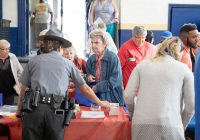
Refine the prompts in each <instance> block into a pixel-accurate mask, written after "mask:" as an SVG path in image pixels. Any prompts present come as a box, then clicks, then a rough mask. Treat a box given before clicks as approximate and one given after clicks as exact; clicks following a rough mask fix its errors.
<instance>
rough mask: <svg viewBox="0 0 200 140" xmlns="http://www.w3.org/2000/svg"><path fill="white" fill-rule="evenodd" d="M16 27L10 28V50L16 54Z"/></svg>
mask: <svg viewBox="0 0 200 140" xmlns="http://www.w3.org/2000/svg"><path fill="white" fill-rule="evenodd" d="M17 44H18V28H17V27H11V28H10V49H11V50H10V52H12V53H14V54H15V55H17V56H18V54H17V48H18V45H17Z"/></svg>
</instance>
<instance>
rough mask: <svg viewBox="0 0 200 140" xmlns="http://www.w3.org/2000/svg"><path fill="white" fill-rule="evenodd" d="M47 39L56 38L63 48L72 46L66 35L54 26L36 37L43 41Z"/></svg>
mask: <svg viewBox="0 0 200 140" xmlns="http://www.w3.org/2000/svg"><path fill="white" fill-rule="evenodd" d="M47 39H50V40H58V41H59V42H61V43H62V44H63V48H68V47H71V46H72V43H71V42H70V41H69V40H68V36H67V35H66V34H64V33H63V32H62V31H60V30H59V29H56V28H52V29H49V30H47V32H46V33H45V34H44V35H41V36H39V37H38V38H37V40H38V41H44V40H47Z"/></svg>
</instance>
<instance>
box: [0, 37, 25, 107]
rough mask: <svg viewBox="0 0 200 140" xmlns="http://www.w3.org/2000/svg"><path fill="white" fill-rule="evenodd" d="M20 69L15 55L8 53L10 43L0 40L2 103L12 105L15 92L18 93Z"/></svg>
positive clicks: (0, 90) (0, 89) (0, 88)
mask: <svg viewBox="0 0 200 140" xmlns="http://www.w3.org/2000/svg"><path fill="white" fill-rule="evenodd" d="M22 71H23V68H22V66H21V65H20V63H19V61H18V59H17V57H16V56H15V55H14V54H13V53H10V43H9V42H8V41H7V40H0V93H3V105H13V103H14V97H15V93H17V94H19V93H20V88H21V84H20V83H19V81H18V79H19V77H20V75H21V73H22Z"/></svg>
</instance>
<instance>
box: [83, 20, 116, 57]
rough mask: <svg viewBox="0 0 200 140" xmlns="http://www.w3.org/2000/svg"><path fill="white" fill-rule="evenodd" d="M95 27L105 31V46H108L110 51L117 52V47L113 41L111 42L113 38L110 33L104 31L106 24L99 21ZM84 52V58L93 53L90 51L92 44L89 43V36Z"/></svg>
mask: <svg viewBox="0 0 200 140" xmlns="http://www.w3.org/2000/svg"><path fill="white" fill-rule="evenodd" d="M97 29H99V30H102V31H104V32H105V35H106V36H107V38H108V44H107V48H108V49H109V50H110V51H112V52H114V53H116V54H117V52H118V50H117V47H116V45H115V43H114V42H113V39H112V37H111V36H110V34H109V33H108V32H106V24H105V23H104V22H99V23H98V27H97ZM84 54H85V57H86V58H87V57H88V56H89V55H93V54H94V52H93V51H92V44H91V39H90V38H89V39H88V43H87V45H86V47H85V50H84Z"/></svg>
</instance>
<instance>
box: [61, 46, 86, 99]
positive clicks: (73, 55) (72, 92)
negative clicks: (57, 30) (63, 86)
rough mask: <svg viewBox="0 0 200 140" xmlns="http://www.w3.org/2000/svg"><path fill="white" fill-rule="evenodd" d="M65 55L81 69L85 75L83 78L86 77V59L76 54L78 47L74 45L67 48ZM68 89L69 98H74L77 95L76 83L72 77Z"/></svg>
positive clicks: (81, 72)
mask: <svg viewBox="0 0 200 140" xmlns="http://www.w3.org/2000/svg"><path fill="white" fill-rule="evenodd" d="M63 56H64V57H65V58H67V59H69V60H71V61H72V62H73V63H74V64H75V65H76V67H77V68H78V69H79V72H80V74H81V75H82V76H83V78H85V74H86V61H85V60H83V59H82V58H78V56H77V54H76V49H75V48H74V46H71V47H69V48H65V49H64V50H63ZM68 91H69V98H73V97H74V95H75V85H74V83H73V82H72V80H71V79H70V81H69V86H68Z"/></svg>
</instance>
